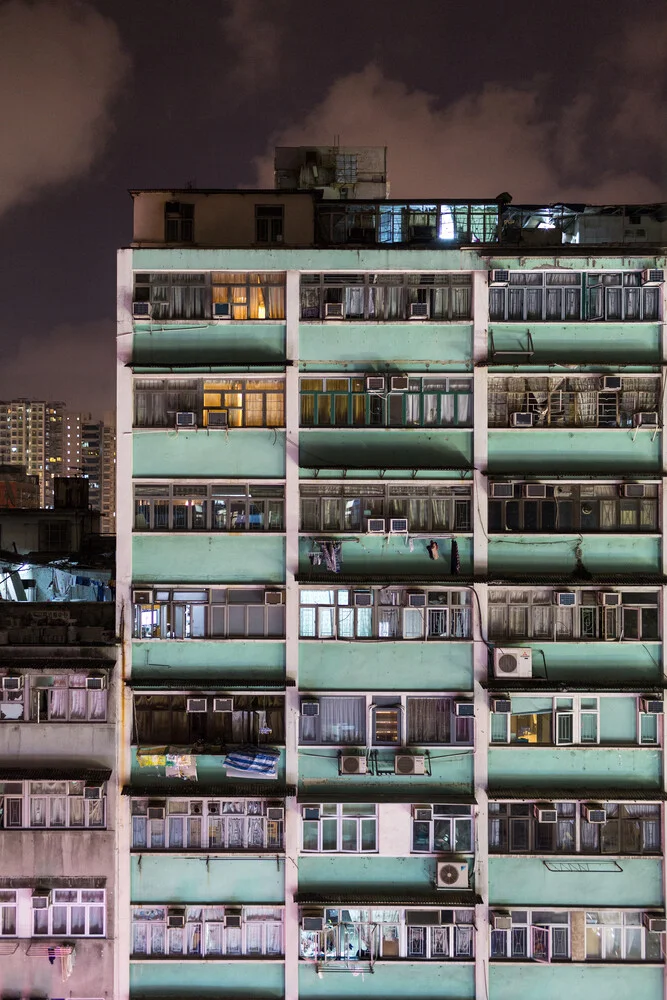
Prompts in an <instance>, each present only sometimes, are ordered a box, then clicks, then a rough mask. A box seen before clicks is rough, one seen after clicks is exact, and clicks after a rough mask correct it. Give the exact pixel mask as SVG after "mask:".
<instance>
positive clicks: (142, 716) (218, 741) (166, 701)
mask: <svg viewBox="0 0 667 1000" xmlns="http://www.w3.org/2000/svg"><path fill="white" fill-rule="evenodd" d="M197 697H198V698H199V697H202V700H204V701H206V711H203V712H188V711H187V702H188V698H189V696H188V695H185V694H171V693H169V694H135V696H134V720H135V723H134V734H133V742H134V743H135V744H137V745H139V746H142V745H143V746H146V745H148V746H150V745H157V746H162V745H166V744H176V745H178V744H183V745H187V746H192V745H193V744H194V743H198V742H203V743H205V744H211V745H213V746H218V747H222V746H242V745H243V744H245V743H248V744H252V745H253V746H255V745H258V744H260V743H261V744H271V745H276V746H281V745H283V744H284V742H285V721H284V716H285V699H284V696H283V695H269V694H252V695H237V694H235V695H234V706H233V711H231V712H216V711H215V708H214V704H213V696H209V697H207V698H204V697H203V696H199V695H198V696H197Z"/></svg>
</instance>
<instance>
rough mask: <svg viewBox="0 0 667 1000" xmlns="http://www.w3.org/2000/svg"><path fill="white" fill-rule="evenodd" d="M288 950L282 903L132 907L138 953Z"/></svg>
mask: <svg viewBox="0 0 667 1000" xmlns="http://www.w3.org/2000/svg"><path fill="white" fill-rule="evenodd" d="M283 953H284V943H283V910H282V907H280V906H243V907H241V906H238V907H236V906H235V907H228V906H133V907H132V955H133V956H134V957H141V956H144V955H151V956H152V957H154V958H171V957H172V956H175V955H178V956H186V957H199V958H218V957H220V956H223V955H228V956H231V957H234V956H238V957H240V956H247V957H252V956H254V955H257V956H262V955H264V956H267V957H278V956H281V955H282V954H283Z"/></svg>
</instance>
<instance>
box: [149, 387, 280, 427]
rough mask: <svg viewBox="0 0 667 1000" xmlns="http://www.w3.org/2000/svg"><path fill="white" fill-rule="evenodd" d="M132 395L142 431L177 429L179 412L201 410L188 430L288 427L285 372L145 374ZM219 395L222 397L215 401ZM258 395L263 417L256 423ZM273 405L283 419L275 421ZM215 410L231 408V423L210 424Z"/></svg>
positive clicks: (228, 410) (228, 415)
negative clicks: (268, 374)
mask: <svg viewBox="0 0 667 1000" xmlns="http://www.w3.org/2000/svg"><path fill="white" fill-rule="evenodd" d="M132 394H133V416H132V426H133V428H134V429H136V430H173V429H174V427H175V426H176V414H177V413H194V414H195V426H194V427H193V428H184V430H186V431H187V430H189V429H190V430H196V429H197V428H204V429H206V431H207V433H210V432H211V431H213V432H215V431H220V432H224V433H228V432H229V431H230V430H232V431H233V430H241V429H247V428H249V429H252V430H261V429H271V430H274V429H275V430H278V429H283V428H284V426H285V378H284V376H283V377H280V376H278V375H276V376H271V377H268V378H267V377H263V376H257V377H255V378H251V377H250V376H242V377H240V378H221V377H207V378H187V379H186V378H165V377H155V378H145V377H143V376H142V377H141V378H138V377H135V379H134V383H133V388H132ZM216 396H217V397H218V402H215V401H214V397H216ZM227 397H229V399H228V398H227ZM255 397H260V398H259V400H258V402H259V404H260V408H261V418H262V420H263V423H260V424H258V423H256V422H255V418H256V416H257V408H256V407H253V406H250V405H249V404H251V403H254V402H256V400H255ZM274 397H275V399H274ZM271 410H275V413H276V417H278V416H279V417H280V420H279V422H277V423H274V422H269V421H270V420H271V421H273V420H274V417H273V416H270V415H269V414H270V411H271ZM278 411H279V412H278ZM211 412H214V413H215V412H226V413H227V423H226V425H225V426H222V427H209V414H210V413H211ZM230 417H231V418H232V419H230ZM251 418H252V419H251Z"/></svg>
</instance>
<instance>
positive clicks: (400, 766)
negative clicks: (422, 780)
mask: <svg viewBox="0 0 667 1000" xmlns="http://www.w3.org/2000/svg"><path fill="white" fill-rule="evenodd" d="M394 774H426V757H423V756H414V755H413V754H407V753H397V754H396V756H395V757H394Z"/></svg>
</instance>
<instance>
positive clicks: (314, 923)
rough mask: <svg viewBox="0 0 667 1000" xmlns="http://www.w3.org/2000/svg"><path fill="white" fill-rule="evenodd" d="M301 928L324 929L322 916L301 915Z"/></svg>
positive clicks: (310, 929)
mask: <svg viewBox="0 0 667 1000" xmlns="http://www.w3.org/2000/svg"><path fill="white" fill-rule="evenodd" d="M301 928H302V930H304V931H322V930H324V916H321V917H313V916H305V915H304V916H303V917H301Z"/></svg>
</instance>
